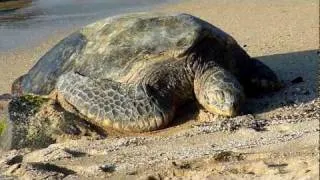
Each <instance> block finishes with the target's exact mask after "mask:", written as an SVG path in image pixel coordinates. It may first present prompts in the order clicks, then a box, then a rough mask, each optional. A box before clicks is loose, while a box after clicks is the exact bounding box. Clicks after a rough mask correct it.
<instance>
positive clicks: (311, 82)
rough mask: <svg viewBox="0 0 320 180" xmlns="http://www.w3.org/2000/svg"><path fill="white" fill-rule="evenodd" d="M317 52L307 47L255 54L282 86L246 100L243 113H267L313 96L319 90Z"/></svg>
mask: <svg viewBox="0 0 320 180" xmlns="http://www.w3.org/2000/svg"><path fill="white" fill-rule="evenodd" d="M317 53H318V52H317V50H307V51H299V52H291V53H284V54H274V55H268V56H261V57H256V58H258V59H260V60H261V61H263V62H264V63H265V64H267V65H268V66H269V67H270V68H271V69H273V70H274V71H275V72H276V74H277V75H278V77H279V79H280V80H281V81H283V83H284V85H285V87H284V88H282V89H281V90H280V91H278V92H273V93H270V94H263V95H261V97H259V98H251V99H248V101H247V104H246V107H244V113H262V112H268V111H271V110H274V109H277V108H279V107H282V106H288V105H293V104H297V105H299V104H301V103H307V102H310V101H313V100H314V99H316V98H317V97H318V90H319V56H318V54H317ZM297 80H298V81H297Z"/></svg>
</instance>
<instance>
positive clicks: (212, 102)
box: [206, 89, 244, 117]
mask: <svg viewBox="0 0 320 180" xmlns="http://www.w3.org/2000/svg"><path fill="white" fill-rule="evenodd" d="M207 98H208V102H209V103H208V104H207V105H206V109H207V110H209V111H210V112H212V113H214V114H218V115H222V116H227V117H234V116H237V115H238V114H239V111H240V106H241V104H242V102H243V99H244V98H243V95H242V94H241V93H240V92H237V91H234V90H231V89H223V90H215V91H213V92H211V93H210V94H208V97H207Z"/></svg>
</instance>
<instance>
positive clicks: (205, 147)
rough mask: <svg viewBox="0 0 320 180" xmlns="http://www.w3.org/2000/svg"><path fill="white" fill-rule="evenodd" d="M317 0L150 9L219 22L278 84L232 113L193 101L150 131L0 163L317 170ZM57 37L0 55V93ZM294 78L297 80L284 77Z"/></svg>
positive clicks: (238, 173)
mask: <svg viewBox="0 0 320 180" xmlns="http://www.w3.org/2000/svg"><path fill="white" fill-rule="evenodd" d="M318 7H319V4H318V1H316V0H304V1H300V0H259V1H258V0H242V1H231V0H219V1H218V0H217V1H213V0H190V1H187V2H182V3H178V4H175V5H170V6H163V7H161V8H159V9H157V11H162V12H163V11H165V12H185V13H190V14H193V15H196V16H199V17H200V18H203V19H205V20H207V21H209V22H210V23H212V24H215V25H216V26H218V27H220V28H222V29H223V30H225V31H226V32H228V33H230V34H231V35H232V36H233V37H235V39H237V41H238V42H239V44H241V45H242V46H243V47H244V48H245V49H246V50H247V51H248V53H249V54H250V55H251V56H254V57H258V58H259V59H261V60H263V61H264V62H265V63H266V64H268V65H269V66H270V67H271V68H272V69H274V70H275V71H276V73H277V74H278V75H279V77H280V78H281V79H282V80H283V81H284V83H285V85H286V86H285V88H284V89H282V90H281V91H279V92H276V93H273V94H269V95H266V96H264V97H260V98H256V99H249V100H248V103H247V104H246V108H245V109H246V114H245V115H243V116H239V117H236V118H233V119H221V118H217V117H214V116H213V115H210V114H208V113H206V112H204V111H202V110H201V111H199V112H198V113H197V115H196V116H191V115H185V117H184V119H188V121H186V122H183V123H178V124H177V125H175V126H173V127H170V128H167V129H164V130H161V131H158V132H153V133H149V134H137V135H130V136H129V137H123V136H120V137H108V138H107V139H106V140H95V141H92V140H90V141H89V140H86V139H82V140H73V141H67V142H64V143H58V144H54V145H51V146H49V147H48V148H45V149H41V150H36V151H31V150H28V149H23V150H18V151H16V150H13V151H10V152H5V153H4V152H3V153H2V157H0V172H2V173H3V174H4V175H9V176H12V175H14V176H21V177H25V178H31V177H37V178H49V179H50V178H53V179H54V178H58V179H62V178H65V179H87V178H88V177H89V178H90V179H103V178H106V177H108V178H111V179H129V178H130V179H135V178H138V179H166V178H167V179H169V178H172V179H179V178H181V179H318V178H319V164H318V163H319V151H318V150H319V149H318V147H319V118H320V101H319V97H318V90H319V84H318V81H319V68H318V64H319V59H318V56H317V49H318V48H319V46H318V44H319V34H318V32H319V19H318V17H319V14H318ZM62 37H63V36H62V35H61V36H59V37H57V38H56V37H55V38H51V40H49V41H48V42H47V43H44V44H42V45H41V46H39V47H35V48H30V49H27V50H19V51H16V52H10V53H2V54H0V62H1V67H0V72H1V76H0V94H1V93H5V92H8V91H9V89H10V88H9V87H10V84H11V82H12V80H14V79H15V78H16V77H17V76H19V75H21V74H22V73H24V72H26V71H27V70H28V69H29V68H30V67H31V65H32V64H33V63H35V62H36V60H37V59H38V58H39V57H40V56H41V55H42V54H43V53H44V52H46V51H47V49H48V48H50V47H51V46H52V45H53V44H54V43H55V42H57V41H58V39H61V38H62ZM2 64H3V65H2ZM297 77H302V78H303V82H300V83H292V82H291V81H292V80H293V79H295V78H297ZM0 174H1V173H0ZM0 179H1V177H0Z"/></svg>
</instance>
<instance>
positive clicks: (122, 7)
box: [0, 0, 175, 52]
mask: <svg viewBox="0 0 320 180" xmlns="http://www.w3.org/2000/svg"><path fill="white" fill-rule="evenodd" d="M174 1H175V0H35V1H33V2H32V3H31V4H30V5H29V6H27V7H25V8H22V9H18V10H15V11H10V12H0V52H5V51H11V50H14V49H17V48H26V47H28V46H29V45H32V44H35V43H37V42H40V41H41V40H45V39H46V38H48V37H49V36H52V35H54V34H56V33H59V32H61V31H64V30H68V29H76V28H79V27H81V26H83V25H86V24H89V23H91V22H94V21H96V20H98V19H102V18H104V17H107V16H111V15H116V14H120V13H127V12H134V11H146V10H148V9H150V8H152V7H154V6H155V5H159V4H162V3H169V2H174Z"/></svg>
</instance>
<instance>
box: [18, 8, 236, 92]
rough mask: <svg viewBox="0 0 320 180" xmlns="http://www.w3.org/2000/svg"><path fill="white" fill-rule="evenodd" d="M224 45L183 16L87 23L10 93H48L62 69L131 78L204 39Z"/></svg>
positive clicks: (216, 32) (218, 33)
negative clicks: (213, 40) (208, 38)
mask: <svg viewBox="0 0 320 180" xmlns="http://www.w3.org/2000/svg"><path fill="white" fill-rule="evenodd" d="M207 37H211V38H214V39H215V40H216V41H217V42H219V44H222V45H223V46H228V44H235V43H236V42H235V40H234V39H233V38H232V37H231V36H229V35H228V34H226V33H225V32H223V31H222V30H220V29H219V28H217V27H215V26H213V25H211V24H209V23H207V22H205V21H203V20H201V19H199V18H197V17H194V16H192V15H188V14H175V15H167V14H155V13H151V14H150V13H138V14H127V15H121V16H115V17H110V18H106V19H103V20H100V21H97V22H95V23H93V24H90V25H88V26H86V27H84V28H82V29H80V30H78V31H76V32H74V33H73V34H71V35H70V36H68V37H66V38H65V39H63V40H62V41H60V42H59V43H58V44H57V45H56V46H54V47H53V48H52V49H51V50H50V51H49V52H47V53H46V54H45V55H44V56H43V57H41V58H40V60H39V61H38V62H37V63H36V64H35V66H34V67H33V68H32V69H31V70H30V71H29V72H28V73H27V74H26V75H24V76H22V77H20V78H19V79H17V80H16V82H14V84H13V93H20V94H25V93H33V94H39V95H46V94H49V93H50V92H51V91H52V90H53V89H54V87H55V83H56V81H57V79H58V77H59V76H60V75H61V74H63V73H66V72H68V71H74V72H78V73H80V74H82V75H84V76H88V77H91V78H94V79H110V80H114V81H118V82H123V83H127V82H136V81H134V80H135V79H136V77H138V76H140V75H141V74H139V73H141V72H142V71H144V70H145V69H148V68H150V67H152V66H151V65H152V64H154V63H159V62H160V63H161V62H163V61H166V60H168V59H170V60H172V61H174V60H180V59H182V58H183V57H185V55H186V54H188V51H190V49H192V48H193V47H194V46H197V43H198V42H200V41H202V40H203V39H204V38H207Z"/></svg>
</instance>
